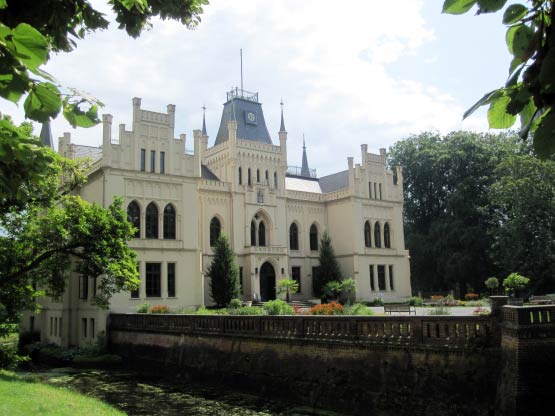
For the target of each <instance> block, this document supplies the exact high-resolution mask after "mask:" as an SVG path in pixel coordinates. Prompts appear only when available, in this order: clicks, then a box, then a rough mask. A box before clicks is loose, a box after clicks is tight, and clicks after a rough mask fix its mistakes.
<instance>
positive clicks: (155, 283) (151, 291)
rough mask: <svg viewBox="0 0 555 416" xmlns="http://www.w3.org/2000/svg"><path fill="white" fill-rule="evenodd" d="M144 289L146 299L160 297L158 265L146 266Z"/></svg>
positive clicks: (159, 266) (148, 264) (159, 270)
mask: <svg viewBox="0 0 555 416" xmlns="http://www.w3.org/2000/svg"><path fill="white" fill-rule="evenodd" d="M145 289H146V297H147V298H159V297H160V296H161V294H162V285H161V264H160V263H147V264H146V276H145Z"/></svg>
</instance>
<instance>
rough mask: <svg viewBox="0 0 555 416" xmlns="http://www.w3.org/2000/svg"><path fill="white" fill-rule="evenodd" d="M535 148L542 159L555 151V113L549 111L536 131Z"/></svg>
mask: <svg viewBox="0 0 555 416" xmlns="http://www.w3.org/2000/svg"><path fill="white" fill-rule="evenodd" d="M534 150H535V151H536V153H537V154H538V156H539V157H540V158H542V159H546V158H548V157H549V156H551V155H552V154H554V153H555V113H554V112H553V111H549V113H547V114H546V115H545V116H544V117H543V118H542V121H541V122H540V125H539V126H538V128H537V129H536V132H535V133H534Z"/></svg>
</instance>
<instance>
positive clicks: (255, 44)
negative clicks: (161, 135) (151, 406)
mask: <svg viewBox="0 0 555 416" xmlns="http://www.w3.org/2000/svg"><path fill="white" fill-rule="evenodd" d="M92 3H93V4H94V5H95V6H96V7H97V8H98V9H99V10H101V11H104V12H105V13H106V14H107V15H108V16H110V11H109V8H108V7H107V5H106V1H101V0H98V1H92ZM442 4H443V1H442V0H396V1H376V0H373V1H368V0H343V1H341V2H338V1H331V0H303V1H298V0H280V1H279V2H278V1H272V2H270V1H267V0H232V1H230V0H227V1H226V0H212V1H211V2H210V5H208V6H206V7H205V9H204V13H203V15H202V22H201V23H200V25H199V26H198V28H197V29H195V30H188V29H187V28H185V27H184V26H182V25H180V24H179V23H177V22H168V21H160V20H153V28H152V29H151V30H149V31H147V32H144V33H143V34H142V35H141V37H140V38H138V39H132V38H130V37H128V36H127V35H126V33H125V32H124V31H121V30H118V29H117V24H112V25H111V26H110V28H109V29H108V30H106V31H102V32H97V33H93V34H90V35H89V36H87V38H86V39H85V40H82V41H79V42H78V46H77V48H76V50H74V51H73V52H71V53H65V54H53V55H52V57H51V60H50V61H49V63H48V64H47V65H46V67H45V69H46V70H47V71H48V72H50V73H51V74H53V75H54V76H56V77H57V78H58V80H59V81H60V82H61V83H62V85H65V86H70V87H75V88H78V89H80V90H83V91H86V92H88V93H90V94H92V95H94V96H96V97H98V98H99V99H100V100H101V101H102V102H104V104H105V107H104V108H102V109H101V113H103V114H104V113H109V114H112V115H113V116H114V121H113V132H112V134H113V136H115V135H117V130H118V127H117V126H118V124H121V123H124V124H126V126H127V129H130V128H131V127H130V125H131V113H132V106H131V99H132V98H133V97H141V98H142V108H143V109H146V110H151V111H158V112H165V111H166V105H167V104H175V105H176V106H177V108H176V127H175V134H176V136H177V135H179V134H180V133H186V134H187V141H188V144H187V147H188V148H191V149H192V147H193V143H192V132H193V130H194V129H200V128H201V126H202V107H203V106H206V108H207V110H206V122H207V130H208V135H209V136H210V139H209V146H211V145H212V143H213V142H214V140H215V136H216V133H217V130H218V126H219V122H220V118H221V111H222V108H223V103H224V101H225V99H226V91H229V90H231V89H232V88H233V87H235V86H240V59H239V50H240V49H241V48H242V49H243V79H244V88H245V89H246V90H249V91H254V92H258V93H259V100H260V101H261V102H262V107H263V110H264V115H265V119H266V123H267V126H268V130H269V132H270V135H271V137H272V140H273V142H274V143H275V144H279V141H278V136H277V132H278V130H279V121H280V118H279V117H280V101H281V100H283V102H284V114H285V126H286V129H287V131H288V144H287V147H288V163H289V164H290V165H300V164H301V158H302V138H303V135H304V137H305V139H306V146H307V153H308V161H309V165H310V167H311V168H316V170H317V172H318V175H319V176H323V175H327V174H330V173H333V172H337V171H340V170H344V169H346V168H347V157H348V156H354V157H355V163H360V145H361V144H368V147H369V150H370V151H372V152H375V153H377V152H378V151H379V149H380V148H389V147H390V146H391V145H392V144H394V143H395V142H396V141H398V140H402V139H403V138H407V137H409V136H411V135H413V134H418V133H420V132H423V131H429V130H435V131H439V132H440V133H443V134H446V133H448V132H450V131H453V130H460V129H465V130H472V131H487V130H488V128H487V120H486V113H485V111H479V112H477V113H475V115H473V116H472V117H470V118H469V119H467V120H465V121H464V122H463V121H462V114H463V113H464V111H465V110H466V109H467V108H468V107H470V106H471V105H472V104H473V103H474V102H475V101H477V100H478V99H479V98H480V97H482V95H483V94H485V93H486V92H488V91H491V90H493V89H495V88H498V87H499V86H501V85H502V84H503V83H504V82H505V80H506V77H507V74H508V67H509V62H510V55H509V53H508V51H507V48H506V46H505V40H504V39H505V28H504V27H503V25H502V23H501V18H502V13H500V12H498V13H495V14H491V15H480V16H475V15H474V12H470V13H468V14H467V15H462V16H451V15H444V14H441V8H442ZM3 101H4V100H2V102H0V111H1V112H2V113H7V114H11V115H12V116H13V117H14V119H15V120H16V122H20V121H22V120H23V115H22V111H21V109H19V108H17V107H16V106H14V105H12V104H10V103H7V102H3ZM22 106H23V101H22V102H21V104H20V107H22ZM35 129H36V130H37V133H38V132H39V131H40V126H37V127H35ZM52 132H53V135H54V137H55V141H56V143H57V137H59V136H61V135H63V133H64V132H70V133H71V137H72V142H74V143H78V144H83V145H89V146H99V145H100V144H101V143H102V128H101V126H96V127H93V128H90V129H82V128H79V129H73V128H72V127H71V126H70V125H69V124H68V123H67V122H65V120H64V119H63V117H62V116H59V117H58V118H57V119H56V120H54V121H53V123H52Z"/></svg>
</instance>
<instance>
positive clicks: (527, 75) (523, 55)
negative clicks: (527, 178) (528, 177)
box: [443, 0, 555, 158]
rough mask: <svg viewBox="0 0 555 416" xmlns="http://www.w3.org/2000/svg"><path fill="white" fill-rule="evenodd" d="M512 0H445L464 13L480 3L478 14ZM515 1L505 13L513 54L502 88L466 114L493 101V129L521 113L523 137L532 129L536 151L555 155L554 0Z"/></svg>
mask: <svg viewBox="0 0 555 416" xmlns="http://www.w3.org/2000/svg"><path fill="white" fill-rule="evenodd" d="M506 3H507V0H445V1H444V3H443V12H444V13H450V14H463V13H466V12H467V11H469V10H470V9H471V8H472V7H473V6H474V5H477V7H478V10H477V14H482V13H493V12H497V11H499V10H501V9H502V8H503V7H504V6H505V4H506ZM530 3H531V4H530V5H529V6H525V5H523V4H512V5H510V6H509V7H507V9H506V10H505V12H504V14H503V24H505V25H507V26H508V29H507V36H506V43H507V47H508V48H509V51H510V53H511V54H512V55H513V60H512V61H511V64H510V67H509V77H508V79H507V82H506V83H505V85H504V86H503V87H500V88H497V89H495V90H493V91H490V92H488V93H487V94H485V95H484V96H483V97H482V98H481V99H480V100H478V102H476V104H474V105H473V106H472V107H470V108H469V109H468V110H467V111H466V113H465V114H464V118H466V117H468V116H469V115H470V114H472V113H473V112H474V111H475V110H476V109H477V108H479V107H481V106H484V105H489V109H488V122H489V125H490V127H491V128H499V129H504V128H509V127H511V126H513V125H514V123H515V122H516V119H517V115H518V116H519V118H520V124H521V132H520V135H521V137H522V138H523V139H524V140H525V139H526V138H527V137H528V135H529V133H530V132H533V133H534V134H533V143H534V150H535V151H536V153H537V154H538V155H539V156H540V157H543V158H546V157H548V156H550V155H553V154H555V138H554V137H555V136H554V133H555V27H554V26H553V22H554V20H555V7H554V5H553V0H534V1H532V2H530Z"/></svg>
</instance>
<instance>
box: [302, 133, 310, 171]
mask: <svg viewBox="0 0 555 416" xmlns="http://www.w3.org/2000/svg"><path fill="white" fill-rule="evenodd" d="M301 176H304V177H307V178H310V169H309V168H308V158H307V157H306V144H305V141H304V133H303V165H302V166H301Z"/></svg>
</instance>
